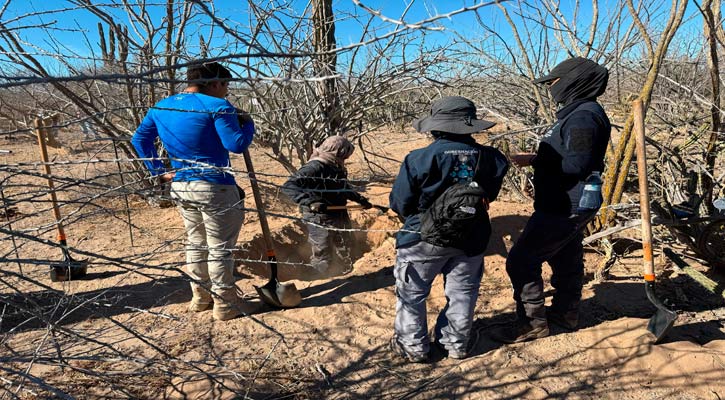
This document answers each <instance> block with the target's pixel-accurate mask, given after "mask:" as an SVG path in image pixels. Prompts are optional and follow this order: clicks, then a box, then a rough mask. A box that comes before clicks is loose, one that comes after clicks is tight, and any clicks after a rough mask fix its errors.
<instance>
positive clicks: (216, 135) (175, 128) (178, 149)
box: [131, 93, 254, 185]
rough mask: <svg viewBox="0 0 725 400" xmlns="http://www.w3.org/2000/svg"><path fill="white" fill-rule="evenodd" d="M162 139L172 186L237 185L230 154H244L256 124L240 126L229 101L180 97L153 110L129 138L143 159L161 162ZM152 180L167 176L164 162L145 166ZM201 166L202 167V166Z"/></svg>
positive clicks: (166, 100) (147, 163) (208, 97)
mask: <svg viewBox="0 0 725 400" xmlns="http://www.w3.org/2000/svg"><path fill="white" fill-rule="evenodd" d="M157 137H158V138H160V139H161V143H163V145H164V148H165V149H166V151H167V152H168V153H169V157H170V158H171V167H172V168H173V169H174V170H175V171H176V176H175V177H174V181H176V182H188V181H194V180H203V181H207V182H212V183H218V184H223V185H234V184H235V181H234V176H233V175H231V174H230V173H228V172H226V171H224V170H223V168H226V167H230V166H231V164H230V161H229V152H230V151H231V152H233V153H242V152H243V151H244V150H246V149H247V147H249V144H250V143H251V142H252V138H253V137H254V123H252V122H250V123H245V124H244V125H243V126H239V121H238V120H237V111H236V109H235V108H234V106H233V105H232V104H231V103H230V102H229V101H227V100H226V99H222V98H217V97H213V96H207V95H205V94H201V93H179V94H175V95H173V96H170V97H167V98H166V99H164V100H161V101H160V102H158V103H157V104H156V105H155V106H154V107H153V108H151V109H150V110H149V112H148V113H147V114H146V117H145V118H144V120H143V122H141V125H139V127H138V129H136V133H135V134H134V135H133V138H132V139H131V143H132V144H133V147H134V148H135V149H136V152H137V153H138V155H139V156H140V157H142V158H157V157H158V153H157V152H156V147H155V145H154V142H155V141H156V138H157ZM144 163H145V164H146V167H147V168H148V169H149V171H150V172H151V175H160V174H163V173H166V172H167V171H166V168H165V167H164V164H163V163H162V162H161V160H148V161H144ZM202 164H203V165H202Z"/></svg>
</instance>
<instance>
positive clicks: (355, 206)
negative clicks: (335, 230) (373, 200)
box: [327, 204, 388, 212]
mask: <svg viewBox="0 0 725 400" xmlns="http://www.w3.org/2000/svg"><path fill="white" fill-rule="evenodd" d="M373 208H375V209H378V210H380V211H382V212H387V211H388V207H383V206H377V205H375V204H373ZM327 209H328V210H332V211H339V210H365V209H366V208H365V207H363V206H362V205H361V204H352V205H349V206H327Z"/></svg>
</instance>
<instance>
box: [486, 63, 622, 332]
mask: <svg viewBox="0 0 725 400" xmlns="http://www.w3.org/2000/svg"><path fill="white" fill-rule="evenodd" d="M608 77H609V73H608V71H607V69H606V68H604V67H602V66H601V65H599V64H597V63H596V62H594V61H591V60H588V59H586V58H580V57H576V58H571V59H568V60H565V61H564V62H562V63H560V64H559V65H557V66H556V67H554V69H552V70H551V72H550V73H549V74H548V75H546V76H544V77H542V78H539V79H537V80H536V81H535V82H536V83H543V84H546V85H548V86H549V91H550V93H551V95H552V97H553V99H554V101H556V102H557V103H559V104H560V105H561V107H560V108H559V111H557V113H556V117H557V122H556V124H555V125H554V126H553V127H552V128H551V129H549V130H548V131H547V133H546V134H545V135H544V136H543V137H542V138H541V140H540V143H539V148H538V150H537V152H536V153H535V154H518V155H515V156H512V161H513V162H514V163H515V164H517V165H520V166H527V165H530V166H532V167H533V168H534V213H533V214H532V216H531V218H530V219H529V221H528V222H527V224H526V227H525V228H524V231H523V232H522V233H521V236H520V237H519V238H518V240H517V241H516V243H515V244H514V246H513V248H512V249H511V251H510V252H509V255H508V257H507V259H506V271H507V273H508V275H509V278H510V279H511V283H512V285H513V292H514V293H513V294H514V300H515V301H516V313H517V316H518V319H517V321H516V323H515V324H513V325H512V326H510V327H508V328H505V329H503V330H501V331H499V332H494V334H493V337H494V339H497V340H499V341H502V342H505V343H516V342H523V341H526V340H532V339H536V338H540V337H544V336H547V335H548V334H549V326H548V321H551V322H554V323H556V324H557V325H560V326H562V327H564V328H565V329H569V330H574V329H576V327H577V324H578V320H579V302H580V299H581V290H582V283H583V277H584V249H583V246H582V240H583V233H582V231H583V229H584V227H585V226H586V222H587V221H589V220H591V218H592V217H593V216H594V214H595V213H596V210H595V211H593V212H591V213H589V214H582V215H579V214H578V213H577V205H578V203H579V198H580V197H581V194H582V189H583V186H584V185H583V181H584V180H586V178H587V177H588V176H589V175H590V174H591V173H592V172H593V171H599V172H601V171H603V169H604V155H605V152H606V149H607V144H608V142H609V135H610V130H611V126H610V123H609V118H607V114H606V113H605V112H604V110H603V109H602V107H601V106H600V105H599V103H597V102H596V98H597V97H599V96H600V95H601V94H602V93H604V90H605V89H606V87H607V80H608ZM544 261H546V262H548V264H549V266H551V269H552V277H551V285H552V286H553V287H554V289H556V293H555V294H554V296H553V300H552V303H551V307H550V308H549V309H548V310H546V308H545V307H544V283H543V280H542V278H541V265H542V263H543V262H544ZM547 319H548V321H547Z"/></svg>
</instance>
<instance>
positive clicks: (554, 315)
mask: <svg viewBox="0 0 725 400" xmlns="http://www.w3.org/2000/svg"><path fill="white" fill-rule="evenodd" d="M546 319H547V320H548V321H549V322H553V323H555V324H556V325H558V326H560V327H562V328H564V329H566V330H568V331H574V330H576V328H577V326H578V325H579V310H570V311H566V312H560V311H553V310H552V309H551V308H549V309H548V310H546Z"/></svg>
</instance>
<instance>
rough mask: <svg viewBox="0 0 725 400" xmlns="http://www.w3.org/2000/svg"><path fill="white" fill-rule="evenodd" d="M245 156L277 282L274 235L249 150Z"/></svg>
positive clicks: (271, 266)
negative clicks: (270, 228) (271, 231)
mask: <svg viewBox="0 0 725 400" xmlns="http://www.w3.org/2000/svg"><path fill="white" fill-rule="evenodd" d="M242 155H243V156H244V164H245V165H246V167H247V175H248V176H249V183H250V185H251V186H252V194H253V195H254V203H255V204H256V206H257V214H258V215H259V224H260V225H261V226H262V236H264V243H265V245H266V246H267V259H268V260H269V261H271V263H270V268H271V270H272V271H271V276H270V279H271V280H277V263H276V256H275V253H274V246H273V245H272V234H271V233H270V231H269V224H267V215H266V214H265V212H264V204H263V203H262V194H261V192H260V191H259V185H258V183H257V177H256V175H255V174H254V166H253V165H252V157H250V155H249V150H244V152H243V153H242Z"/></svg>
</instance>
